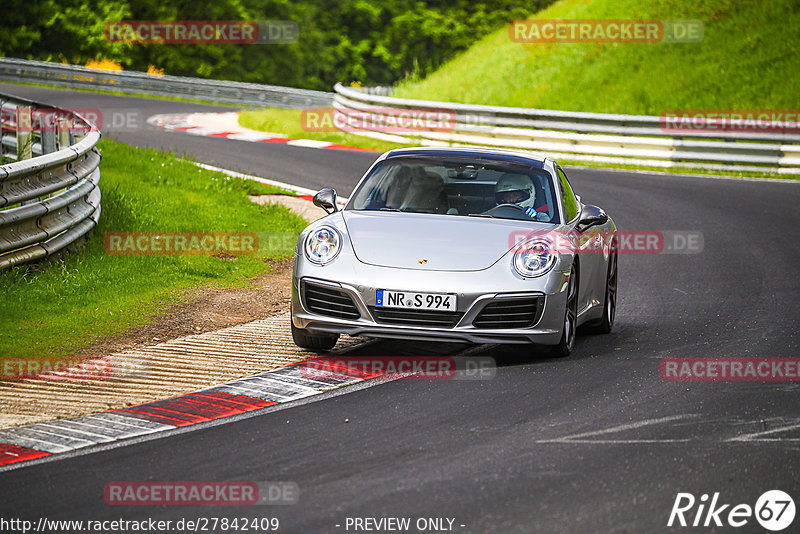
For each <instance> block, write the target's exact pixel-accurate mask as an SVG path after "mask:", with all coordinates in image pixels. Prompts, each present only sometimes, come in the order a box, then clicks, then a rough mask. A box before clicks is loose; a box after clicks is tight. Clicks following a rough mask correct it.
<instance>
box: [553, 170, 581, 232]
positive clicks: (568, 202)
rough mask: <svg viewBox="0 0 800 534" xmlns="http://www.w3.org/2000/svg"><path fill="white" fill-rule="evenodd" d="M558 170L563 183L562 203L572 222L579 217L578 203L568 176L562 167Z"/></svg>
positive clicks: (568, 218)
mask: <svg viewBox="0 0 800 534" xmlns="http://www.w3.org/2000/svg"><path fill="white" fill-rule="evenodd" d="M557 170H558V178H559V180H560V182H561V202H562V204H564V212H565V213H566V216H567V220H568V221H571V220H572V219H574V218H575V217H577V216H578V201H577V200H576V199H575V193H573V192H572V188H571V187H570V186H569V181H567V175H566V174H564V171H562V170H561V167H558V168H557Z"/></svg>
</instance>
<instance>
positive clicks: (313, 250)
mask: <svg viewBox="0 0 800 534" xmlns="http://www.w3.org/2000/svg"><path fill="white" fill-rule="evenodd" d="M341 248H342V236H341V235H340V234H339V232H338V231H337V230H336V229H335V228H333V227H331V226H321V227H319V228H317V229H316V230H314V231H312V232H310V233H309V234H308V235H307V236H306V257H307V258H308V259H309V260H310V261H312V262H314V263H318V264H320V265H324V264H326V263H329V262H331V261H333V259H334V258H336V256H337V255H338V254H339V249H341Z"/></svg>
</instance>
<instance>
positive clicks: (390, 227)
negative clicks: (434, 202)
mask: <svg viewBox="0 0 800 534" xmlns="http://www.w3.org/2000/svg"><path fill="white" fill-rule="evenodd" d="M342 215H343V218H344V222H345V225H346V226H347V233H348V235H349V236H350V242H351V243H352V245H353V250H354V251H355V254H356V257H357V258H358V259H359V261H361V262H362V263H366V264H369V265H377V266H380V267H395V268H400V269H417V270H428V271H480V270H483V269H487V268H489V267H491V266H492V265H493V264H495V263H496V262H497V261H498V260H499V259H500V258H502V257H503V255H504V254H506V253H507V252H508V251H509V250H510V249H511V248H513V247H514V246H515V244H516V243H518V242H519V240H520V236H524V235H528V234H529V233H531V232H536V231H549V230H551V229H554V228H557V227H558V225H553V224H548V223H538V222H534V221H530V222H528V221H514V220H506V219H489V218H482V217H462V216H455V215H429V214H421V213H397V212H375V211H354V210H346V211H344V212H342Z"/></svg>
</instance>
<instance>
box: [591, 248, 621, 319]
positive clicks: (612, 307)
mask: <svg viewBox="0 0 800 534" xmlns="http://www.w3.org/2000/svg"><path fill="white" fill-rule="evenodd" d="M617 277H618V266H617V253H616V251H612V252H611V254H610V255H609V256H608V274H606V298H605V302H604V303H603V317H602V318H601V319H599V320H598V321H596V322H595V323H594V324H592V325H591V326H589V327H588V328H587V329H586V331H587V332H589V333H591V334H608V333H609V332H611V329H612V328H614V317H615V316H616V314H617Z"/></svg>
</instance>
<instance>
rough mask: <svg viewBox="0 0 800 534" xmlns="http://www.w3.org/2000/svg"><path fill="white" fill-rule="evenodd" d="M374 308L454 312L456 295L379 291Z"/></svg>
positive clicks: (376, 294)
mask: <svg viewBox="0 0 800 534" xmlns="http://www.w3.org/2000/svg"><path fill="white" fill-rule="evenodd" d="M375 306H379V307H383V308H406V309H414V310H441V311H456V295H455V294H454V293H448V294H443V293H414V292H412V291H388V290H386V289H379V290H378V291H377V292H376V293H375Z"/></svg>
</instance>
